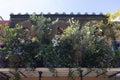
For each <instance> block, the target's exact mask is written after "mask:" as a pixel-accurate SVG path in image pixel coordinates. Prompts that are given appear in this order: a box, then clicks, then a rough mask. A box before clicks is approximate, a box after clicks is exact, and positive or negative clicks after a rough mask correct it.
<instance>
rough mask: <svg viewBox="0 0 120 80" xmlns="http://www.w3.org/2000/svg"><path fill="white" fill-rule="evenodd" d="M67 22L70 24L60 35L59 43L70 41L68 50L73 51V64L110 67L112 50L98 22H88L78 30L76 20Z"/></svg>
mask: <svg viewBox="0 0 120 80" xmlns="http://www.w3.org/2000/svg"><path fill="white" fill-rule="evenodd" d="M69 23H70V26H68V28H66V29H65V30H64V33H63V34H61V35H60V37H61V38H60V39H61V41H60V43H59V44H61V42H62V41H65V40H66V41H67V40H68V41H71V42H70V43H71V45H70V46H71V47H72V48H71V49H68V50H69V51H73V55H74V57H75V59H74V61H75V66H82V67H110V66H111V60H112V57H113V55H112V51H111V48H110V46H109V44H108V43H107V42H106V36H105V35H102V29H101V27H100V26H98V25H99V24H97V23H96V22H94V21H93V22H88V23H86V24H85V25H83V26H82V28H81V29H80V30H79V23H78V21H74V20H73V19H72V20H70V21H69ZM65 45H66V44H65ZM108 56H109V57H108ZM76 59H77V60H76Z"/></svg>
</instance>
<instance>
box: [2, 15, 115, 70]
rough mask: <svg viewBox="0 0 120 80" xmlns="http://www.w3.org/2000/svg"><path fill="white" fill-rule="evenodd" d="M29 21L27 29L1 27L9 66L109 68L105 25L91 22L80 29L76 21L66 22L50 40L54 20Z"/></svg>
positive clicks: (41, 18)
mask: <svg viewBox="0 0 120 80" xmlns="http://www.w3.org/2000/svg"><path fill="white" fill-rule="evenodd" d="M30 22H31V23H32V24H33V25H32V26H30V27H22V26H20V25H17V26H16V27H14V28H10V27H8V26H6V27H3V31H5V34H7V35H3V36H4V37H2V38H1V40H2V41H3V42H4V43H5V47H4V48H3V49H4V51H5V52H6V56H5V57H6V59H8V60H9V61H10V65H11V67H14V68H18V67H33V68H35V67H37V66H43V65H44V66H45V67H49V68H54V67H70V68H71V67H89V68H91V67H111V63H110V62H111V60H112V59H113V55H112V51H111V48H110V46H109V44H108V43H107V41H106V40H107V35H106V34H103V33H104V32H105V31H104V29H105V28H106V26H105V24H104V25H103V24H102V25H101V23H98V22H96V21H91V22H88V23H86V24H85V25H82V28H81V29H80V28H79V26H80V23H79V21H77V20H74V19H70V20H69V21H68V24H69V26H68V27H67V28H65V29H64V30H63V33H61V34H54V36H53V37H51V34H52V32H53V31H54V30H55V29H56V26H55V25H54V24H56V23H57V21H52V20H51V19H50V18H45V17H43V16H35V15H32V16H31V17H30ZM41 60H43V61H44V62H43V64H41ZM23 62H24V63H23Z"/></svg>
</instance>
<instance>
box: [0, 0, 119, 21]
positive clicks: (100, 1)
mask: <svg viewBox="0 0 120 80" xmlns="http://www.w3.org/2000/svg"><path fill="white" fill-rule="evenodd" d="M118 9H120V0H0V16H2V17H3V19H4V20H9V18H10V16H9V15H10V14H11V13H13V14H19V13H21V14H26V13H29V14H32V13H36V14H40V13H41V12H43V13H45V14H47V13H48V12H50V13H52V14H54V13H56V12H58V13H60V14H61V13H63V12H65V13H66V14H70V13H71V12H73V13H74V14H77V13H78V12H79V13H81V14H84V13H88V14H92V13H96V14H99V13H103V14H106V13H108V12H109V13H113V12H115V11H116V10H118Z"/></svg>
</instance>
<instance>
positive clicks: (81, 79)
mask: <svg viewBox="0 0 120 80" xmlns="http://www.w3.org/2000/svg"><path fill="white" fill-rule="evenodd" d="M82 72H83V70H80V75H79V76H80V80H83V76H82Z"/></svg>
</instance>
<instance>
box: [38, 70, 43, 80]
mask: <svg viewBox="0 0 120 80" xmlns="http://www.w3.org/2000/svg"><path fill="white" fill-rule="evenodd" d="M38 73H39V80H41V78H42V73H43V72H42V71H38Z"/></svg>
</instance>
